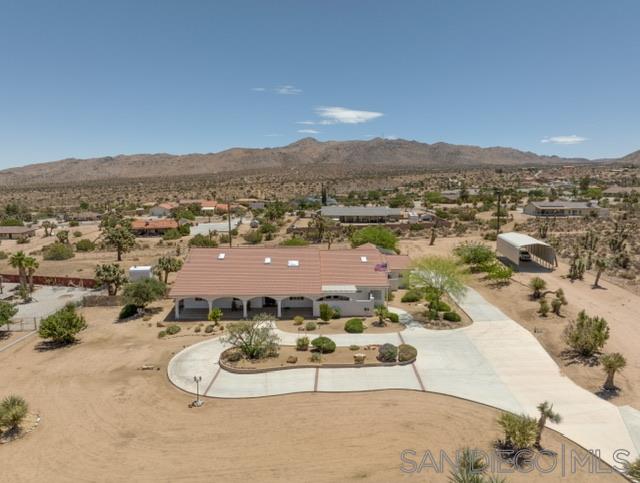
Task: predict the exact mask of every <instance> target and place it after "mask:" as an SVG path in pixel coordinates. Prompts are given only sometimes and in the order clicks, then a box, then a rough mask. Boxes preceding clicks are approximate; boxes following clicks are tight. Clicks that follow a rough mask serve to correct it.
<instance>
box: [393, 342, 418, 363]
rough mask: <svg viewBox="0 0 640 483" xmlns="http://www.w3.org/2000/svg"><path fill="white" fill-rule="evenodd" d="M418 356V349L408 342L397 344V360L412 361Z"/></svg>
mask: <svg viewBox="0 0 640 483" xmlns="http://www.w3.org/2000/svg"><path fill="white" fill-rule="evenodd" d="M417 356H418V350H417V349H416V348H415V347H413V346H412V345H409V344H400V345H399V346H398V362H407V361H412V360H414V359H415V358H416V357H417Z"/></svg>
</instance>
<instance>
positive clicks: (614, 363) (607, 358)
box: [600, 352, 627, 391]
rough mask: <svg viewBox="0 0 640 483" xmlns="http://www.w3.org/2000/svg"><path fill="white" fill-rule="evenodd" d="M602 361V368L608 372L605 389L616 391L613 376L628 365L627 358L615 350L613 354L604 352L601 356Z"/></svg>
mask: <svg viewBox="0 0 640 483" xmlns="http://www.w3.org/2000/svg"><path fill="white" fill-rule="evenodd" d="M600 362H601V363H602V368H603V369H604V370H605V372H606V373H607V380H606V381H605V382H604V386H603V387H604V389H605V391H615V390H616V385H615V384H614V383H613V378H614V376H615V375H616V372H618V371H620V370H622V369H624V367H625V366H626V365H627V360H626V359H625V358H624V356H623V355H622V354H620V353H619V352H614V353H612V354H604V355H603V356H602V357H601V358H600Z"/></svg>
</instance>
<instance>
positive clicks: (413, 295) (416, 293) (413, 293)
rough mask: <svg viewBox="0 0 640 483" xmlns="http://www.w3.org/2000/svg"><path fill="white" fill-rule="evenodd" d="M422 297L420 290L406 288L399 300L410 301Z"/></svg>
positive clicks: (415, 300) (418, 299)
mask: <svg viewBox="0 0 640 483" xmlns="http://www.w3.org/2000/svg"><path fill="white" fill-rule="evenodd" d="M421 299H422V293H421V292H420V290H408V291H407V292H406V293H405V294H404V295H403V296H402V298H401V299H400V302H403V303H410V302H419V301H420V300H421Z"/></svg>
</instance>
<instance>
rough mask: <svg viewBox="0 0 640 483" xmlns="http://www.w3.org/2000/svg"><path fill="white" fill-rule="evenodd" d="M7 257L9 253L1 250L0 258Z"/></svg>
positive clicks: (4, 258)
mask: <svg viewBox="0 0 640 483" xmlns="http://www.w3.org/2000/svg"><path fill="white" fill-rule="evenodd" d="M7 258H9V255H7V252H4V251H2V250H0V260H6V259H7Z"/></svg>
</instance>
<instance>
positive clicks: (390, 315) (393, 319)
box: [387, 310, 400, 324]
mask: <svg viewBox="0 0 640 483" xmlns="http://www.w3.org/2000/svg"><path fill="white" fill-rule="evenodd" d="M387 319H389V320H390V321H391V322H393V323H394V324H397V323H399V322H400V316H399V315H398V314H396V313H395V312H389V311H388V310H387Z"/></svg>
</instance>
